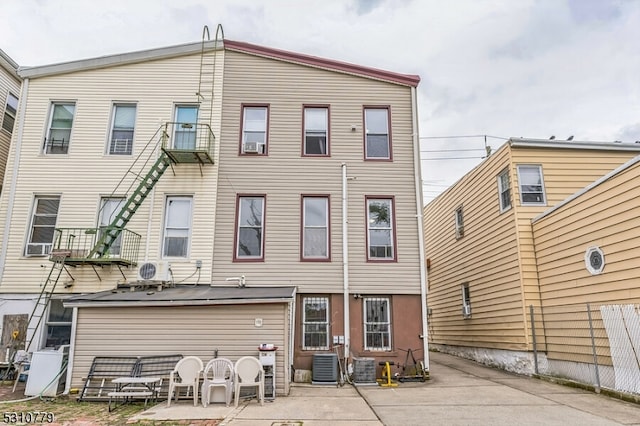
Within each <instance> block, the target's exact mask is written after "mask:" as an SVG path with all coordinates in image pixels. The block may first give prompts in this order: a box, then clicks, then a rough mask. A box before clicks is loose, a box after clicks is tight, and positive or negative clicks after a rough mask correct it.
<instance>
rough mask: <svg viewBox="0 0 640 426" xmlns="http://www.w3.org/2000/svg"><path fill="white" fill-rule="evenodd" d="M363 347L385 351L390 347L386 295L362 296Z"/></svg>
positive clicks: (369, 349) (389, 324)
mask: <svg viewBox="0 0 640 426" xmlns="http://www.w3.org/2000/svg"><path fill="white" fill-rule="evenodd" d="M364 328H365V330H364V349H365V350H367V351H386V350H390V349H391V316H390V314H389V299H388V298H386V297H365V298H364Z"/></svg>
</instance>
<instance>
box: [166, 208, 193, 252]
mask: <svg viewBox="0 0 640 426" xmlns="http://www.w3.org/2000/svg"><path fill="white" fill-rule="evenodd" d="M192 201H193V199H192V198H191V197H167V204H166V208H165V215H164V239H163V244H162V245H163V247H162V256H163V257H189V239H190V237H191V210H192Z"/></svg>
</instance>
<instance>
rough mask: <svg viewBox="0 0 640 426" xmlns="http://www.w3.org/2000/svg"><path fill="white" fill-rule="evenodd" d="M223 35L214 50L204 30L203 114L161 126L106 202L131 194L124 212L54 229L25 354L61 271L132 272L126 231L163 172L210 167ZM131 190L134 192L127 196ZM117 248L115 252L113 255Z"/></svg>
mask: <svg viewBox="0 0 640 426" xmlns="http://www.w3.org/2000/svg"><path fill="white" fill-rule="evenodd" d="M221 32H222V27H221V26H220V25H219V26H218V30H217V31H216V40H215V41H214V42H213V43H214V44H213V47H212V46H211V43H212V42H211V41H208V40H205V39H204V37H205V33H206V35H207V38H208V33H209V30H208V28H206V27H205V32H203V40H202V51H201V59H200V77H199V81H198V92H197V93H196V96H197V98H198V101H197V102H198V105H199V109H201V111H200V114H199V119H198V123H165V124H163V125H162V126H161V127H160V128H159V129H158V130H157V131H156V133H155V134H154V135H153V136H152V137H151V139H149V141H148V142H147V144H146V145H145V147H144V148H143V149H142V150H141V152H140V154H139V155H138V157H137V158H136V159H135V161H134V162H133V165H132V166H131V167H130V168H129V170H127V172H126V173H125V176H124V177H123V178H122V179H121V180H120V182H119V183H118V185H117V186H116V188H115V189H114V191H113V192H112V194H111V196H110V197H109V198H115V197H116V196H117V194H121V193H123V192H124V193H130V194H131V195H129V196H128V197H126V200H125V202H124V204H123V206H122V207H121V209H120V210H119V212H118V213H117V214H116V216H115V217H114V219H113V220H112V221H111V222H110V223H109V225H108V226H106V227H104V226H103V227H93V228H56V229H55V236H54V241H53V245H52V248H51V252H50V256H49V260H50V261H51V262H52V266H51V270H50V271H49V275H48V276H47V279H46V281H45V283H44V285H43V287H42V290H41V292H40V294H39V296H38V298H37V301H36V303H35V306H34V308H33V311H32V312H31V315H29V318H28V325H27V333H26V336H25V349H26V350H27V351H29V348H30V346H31V343H32V341H33V340H34V336H35V333H36V331H37V329H38V328H39V327H40V325H41V323H42V318H43V317H44V315H45V314H46V312H47V308H48V306H49V303H50V300H51V294H52V293H53V292H54V290H55V288H56V286H57V284H58V281H59V280H60V277H61V275H62V272H63V271H65V272H66V274H67V275H68V276H69V277H70V278H71V281H73V280H74V278H73V276H72V275H71V273H70V272H69V270H68V269H67V265H68V266H72V267H76V266H79V265H91V266H92V267H93V270H94V272H95V273H96V275H97V276H98V279H100V275H99V274H98V272H97V270H96V266H103V265H116V266H117V267H118V268H119V269H120V268H121V266H125V267H129V266H135V265H136V264H137V260H138V252H139V249H140V240H141V238H142V236H141V235H140V234H137V233H135V232H132V231H130V230H128V229H127V228H126V226H127V224H128V223H129V221H130V220H131V218H132V217H133V216H134V214H135V213H136V211H137V210H138V208H139V207H140V206H141V205H142V203H143V202H144V201H145V199H146V198H147V196H148V195H149V194H150V193H151V191H152V190H153V188H154V187H155V185H156V184H157V183H158V181H159V180H160V178H161V177H162V176H163V174H164V173H165V171H166V170H167V169H168V168H169V167H172V168H173V165H174V164H179V163H191V164H198V165H199V167H200V173H201V175H202V174H203V173H202V167H203V166H204V165H210V164H214V143H215V137H214V134H213V131H212V130H211V122H212V119H213V103H214V85H215V81H214V80H215V71H216V63H215V57H216V51H217V50H218V47H219V46H218V41H219V40H222V39H219V38H218V37H219V36H218V33H221ZM222 37H223V36H222ZM186 129H188V130H189V131H190V132H192V133H191V135H192V138H193V140H191V141H190V142H191V143H190V144H187V145H184V144H183V145H181V146H176V145H178V144H176V143H174V142H173V141H172V135H177V133H178V131H180V130H186ZM158 148H160V149H158ZM156 153H157V154H156ZM153 156H157V158H156V160H155V162H153V164H152V165H151V167H148V164H149V163H151V162H152V158H153ZM147 167H148V168H147ZM131 175H133V176H134V178H133V180H132V182H131V183H130V185H129V187H128V188H126V189H124V191H123V189H122V186H123V184H124V182H125V181H126V180H127V177H128V176H131ZM131 190H133V191H132V192H131ZM118 240H119V241H118ZM116 245H117V247H118V249H117V250H116V249H115V246H116ZM120 273H121V274H122V275H123V277H125V279H126V276H125V274H124V273H123V272H122V269H120Z"/></svg>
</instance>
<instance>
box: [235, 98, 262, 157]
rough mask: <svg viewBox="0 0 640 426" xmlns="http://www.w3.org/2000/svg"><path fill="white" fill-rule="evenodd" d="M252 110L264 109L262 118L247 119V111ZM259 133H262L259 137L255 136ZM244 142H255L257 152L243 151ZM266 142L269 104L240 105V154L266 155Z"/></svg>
mask: <svg viewBox="0 0 640 426" xmlns="http://www.w3.org/2000/svg"><path fill="white" fill-rule="evenodd" d="M254 110H255V111H257V110H262V111H264V119H263V120H262V119H261V120H248V119H247V111H254ZM254 125H255V127H254ZM259 135H262V137H261V138H259V137H255V136H259ZM250 136H251V137H250ZM248 139H251V140H248ZM254 139H255V140H254ZM246 143H256V144H257V147H258V152H257V153H254V152H246V151H245V144H246ZM268 144H269V106H268V105H243V106H242V136H241V144H240V145H241V146H240V152H241V153H242V154H254V155H255V154H258V155H266V154H267V152H268Z"/></svg>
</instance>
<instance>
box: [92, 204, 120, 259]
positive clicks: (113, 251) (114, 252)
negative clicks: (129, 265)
mask: <svg viewBox="0 0 640 426" xmlns="http://www.w3.org/2000/svg"><path fill="white" fill-rule="evenodd" d="M124 202H125V199H124V197H112V198H109V197H104V198H102V199H101V200H100V212H99V217H98V228H99V232H100V233H99V237H100V238H102V236H103V235H104V232H105V231H106V230H107V227H108V226H109V225H111V223H112V222H113V219H115V218H116V216H117V215H118V213H119V212H120V209H121V208H122V206H123V205H124ZM121 248H122V234H120V235H118V238H116V240H115V241H114V242H113V243H112V244H111V247H110V248H109V255H111V256H120V250H121Z"/></svg>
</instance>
